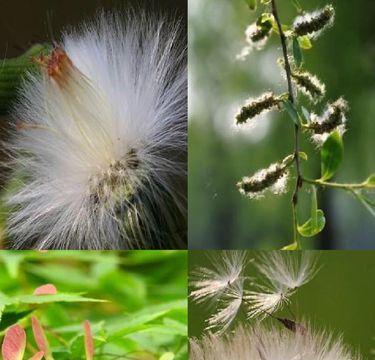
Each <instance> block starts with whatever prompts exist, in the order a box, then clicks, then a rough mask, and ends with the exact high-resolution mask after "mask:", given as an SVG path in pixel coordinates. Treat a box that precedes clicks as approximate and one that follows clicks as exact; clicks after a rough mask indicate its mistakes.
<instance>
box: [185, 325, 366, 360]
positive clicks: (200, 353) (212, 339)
mask: <svg viewBox="0 0 375 360" xmlns="http://www.w3.org/2000/svg"><path fill="white" fill-rule="evenodd" d="M304 329H308V330H305V331H298V330H297V331H294V332H293V331H290V330H287V329H279V328H275V327H271V328H268V327H266V326H261V325H258V326H255V327H254V328H251V329H250V328H245V327H240V328H238V329H237V330H236V331H235V332H234V334H231V336H228V337H221V336H218V335H212V334H210V335H207V336H205V337H204V338H203V339H202V340H192V341H191V342H190V359H191V360H360V357H359V356H358V355H356V354H355V353H354V352H353V351H352V350H351V349H350V348H348V347H347V346H345V345H344V344H343V341H342V339H341V338H340V337H339V338H334V337H333V336H332V335H331V334H330V333H329V332H317V331H313V330H311V329H309V327H304Z"/></svg>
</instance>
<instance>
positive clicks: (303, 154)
mask: <svg viewBox="0 0 375 360" xmlns="http://www.w3.org/2000/svg"><path fill="white" fill-rule="evenodd" d="M298 155H299V157H300V158H301V159H302V160H305V161H307V160H308V156H307V154H306V153H305V152H303V151H299V152H298Z"/></svg>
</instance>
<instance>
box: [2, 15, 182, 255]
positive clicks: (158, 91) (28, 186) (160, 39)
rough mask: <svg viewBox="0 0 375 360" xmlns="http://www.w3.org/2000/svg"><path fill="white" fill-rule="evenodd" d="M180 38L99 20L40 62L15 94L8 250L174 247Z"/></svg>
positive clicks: (142, 22)
mask: <svg viewBox="0 0 375 360" xmlns="http://www.w3.org/2000/svg"><path fill="white" fill-rule="evenodd" d="M179 37H180V35H179V30H178V25H176V24H172V25H168V24H167V22H166V21H165V19H164V20H160V21H159V20H157V19H153V18H152V17H151V16H148V15H146V14H135V13H134V14H132V15H128V16H127V17H126V19H125V22H123V21H122V19H120V17H119V16H116V15H111V14H103V15H101V16H99V20H98V21H97V22H95V23H91V24H85V25H84V26H82V28H80V30H78V31H77V32H73V33H67V34H65V35H64V39H63V41H62V43H61V45H59V46H56V47H55V48H54V49H53V50H52V52H51V54H50V55H49V56H44V57H41V58H40V59H39V60H38V61H39V63H40V64H41V73H40V74H39V75H35V74H34V75H29V77H28V80H27V82H26V84H25V85H24V87H23V89H22V92H21V100H20V105H19V106H18V108H17V109H16V113H15V117H16V118H17V120H18V125H17V131H16V133H15V140H14V142H13V144H12V145H11V146H10V151H11V152H12V153H13V157H14V159H15V161H14V164H13V165H14V169H15V170H16V172H17V174H20V176H19V177H18V179H22V182H21V184H20V186H19V188H18V190H16V191H15V192H14V193H12V194H11V195H10V197H9V200H8V204H10V205H11V206H12V209H13V212H12V214H11V216H10V219H9V235H10V245H11V246H12V247H13V248H26V247H27V248H39V249H41V248H59V249H62V248H65V249H67V248H72V249H119V248H133V247H137V248H138V247H148V248H154V247H168V246H171V243H172V242H173V244H174V246H181V245H182V243H183V238H184V236H183V235H182V236H180V235H178V234H179V232H181V229H180V228H178V226H179V222H178V219H179V218H184V217H185V212H186V211H185V205H184V203H185V200H184V195H183V191H179V190H177V188H178V184H179V183H181V181H182V179H184V178H185V161H184V155H183V154H184V153H185V152H186V69H185V68H186V65H185V55H184V54H185V49H184V48H182V47H181V46H180V45H179V44H178V39H179ZM171 239H173V240H171ZM170 242H171V243H170ZM177 244H179V245H177Z"/></svg>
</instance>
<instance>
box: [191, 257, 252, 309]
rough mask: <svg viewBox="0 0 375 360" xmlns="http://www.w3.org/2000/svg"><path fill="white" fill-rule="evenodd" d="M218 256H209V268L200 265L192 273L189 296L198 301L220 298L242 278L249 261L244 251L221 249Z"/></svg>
mask: <svg viewBox="0 0 375 360" xmlns="http://www.w3.org/2000/svg"><path fill="white" fill-rule="evenodd" d="M220 255H221V256H220V257H219V258H216V257H211V258H210V263H211V268H206V267H202V268H199V269H198V270H196V271H194V272H193V273H192V280H191V282H190V287H191V288H192V291H191V292H190V297H191V298H192V299H193V300H194V301H196V302H198V303H200V302H202V301H205V300H212V299H218V298H220V297H221V296H222V295H223V294H224V292H225V291H226V290H227V289H228V288H229V287H231V286H232V285H233V284H235V283H237V282H240V281H241V280H242V278H243V272H244V269H245V267H246V265H247V263H248V262H249V260H248V257H247V255H246V252H245V251H239V250H231V251H230V250H228V251H221V252H220Z"/></svg>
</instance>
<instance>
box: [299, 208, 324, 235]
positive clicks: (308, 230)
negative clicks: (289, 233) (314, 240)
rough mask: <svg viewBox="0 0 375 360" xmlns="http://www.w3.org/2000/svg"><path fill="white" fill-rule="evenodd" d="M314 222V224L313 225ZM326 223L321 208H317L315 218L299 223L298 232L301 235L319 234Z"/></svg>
mask: <svg viewBox="0 0 375 360" xmlns="http://www.w3.org/2000/svg"><path fill="white" fill-rule="evenodd" d="M314 222H315V226H314ZM325 224H326V219H325V217H324V213H323V211H322V210H317V212H316V220H315V219H309V220H307V221H306V222H305V223H304V224H303V225H300V226H298V227H297V229H298V232H299V233H300V234H301V235H302V236H303V237H312V236H315V235H316V234H319V233H320V232H321V231H322V230H323V229H324V226H325Z"/></svg>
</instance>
